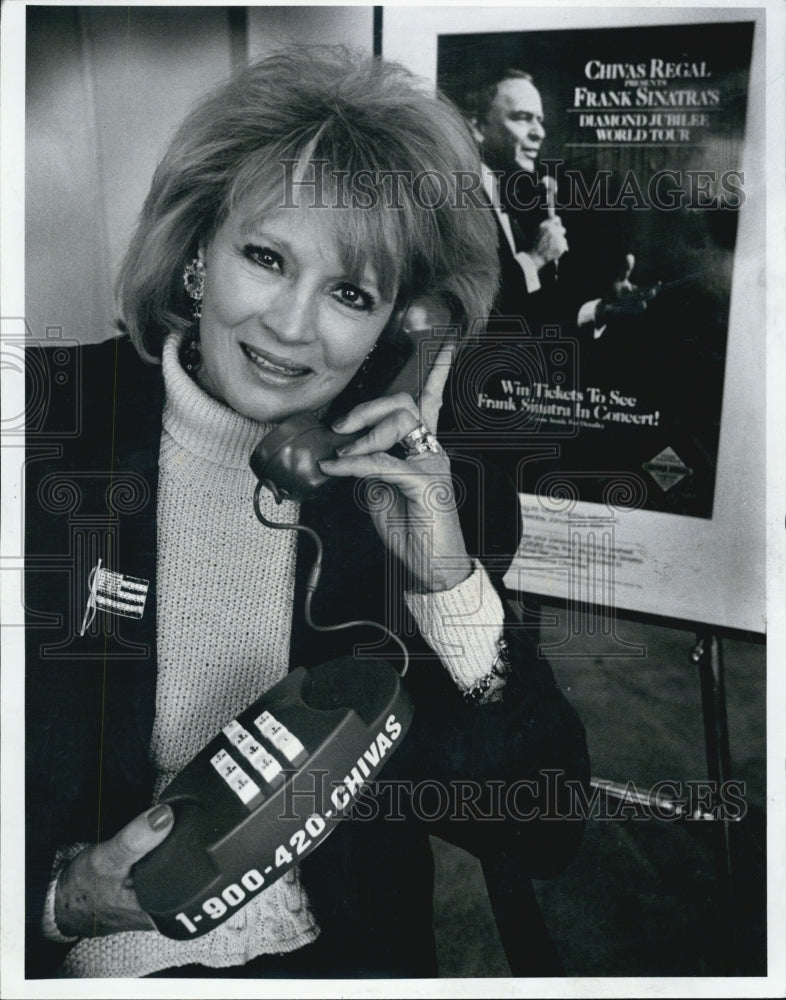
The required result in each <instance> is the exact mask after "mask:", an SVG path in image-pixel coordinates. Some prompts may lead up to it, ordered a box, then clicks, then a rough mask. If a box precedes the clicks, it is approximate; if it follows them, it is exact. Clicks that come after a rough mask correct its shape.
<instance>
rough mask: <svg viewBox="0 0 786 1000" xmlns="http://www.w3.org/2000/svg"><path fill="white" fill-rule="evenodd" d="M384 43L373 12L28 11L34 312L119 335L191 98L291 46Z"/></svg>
mask: <svg viewBox="0 0 786 1000" xmlns="http://www.w3.org/2000/svg"><path fill="white" fill-rule="evenodd" d="M342 41H346V42H349V43H350V44H352V45H354V46H355V47H358V48H363V49H366V50H367V51H369V52H370V51H371V48H372V8H371V7H252V8H238V7H234V8H227V7H196V8H194V7H133V6H123V7H69V6H60V7H28V9H27V80H26V91H27V95H26V96H27V126H26V199H25V200H26V206H25V207H26V254H25V267H26V280H25V286H26V316H27V321H28V324H29V327H30V329H31V331H32V333H33V336H35V337H37V338H43V337H45V336H46V330H47V328H48V327H59V328H61V329H62V336H63V337H65V338H76V339H78V340H82V341H85V342H89V341H100V340H104V339H105V338H106V337H108V336H111V335H112V333H113V320H114V310H113V286H114V280H115V275H116V273H117V269H118V267H119V264H120V261H121V259H122V255H123V252H124V249H125V246H126V244H127V242H128V239H129V236H130V234H131V232H132V230H133V226H134V221H135V219H136V217H137V214H138V212H139V210H140V208H141V205H142V202H143V200H144V197H145V194H146V192H147V189H148V187H149V184H150V180H151V177H152V175H153V171H154V169H155V166H156V163H157V162H158V159H159V158H160V156H161V154H162V152H163V151H164V149H165V147H166V143H167V141H168V139H169V137H170V136H171V135H172V133H173V131H174V130H175V128H176V127H177V125H178V124H179V122H180V121H181V119H182V118H183V117H184V115H185V113H186V111H187V110H188V109H189V107H190V106H191V104H192V103H193V102H194V101H195V100H196V99H197V98H198V97H199V96H200V95H201V94H203V93H204V92H205V91H207V90H208V89H210V87H212V86H213V85H214V84H216V83H217V82H218V81H220V80H222V79H224V78H225V77H227V76H228V75H229V73H230V72H231V70H232V67H233V66H235V65H238V64H241V63H242V62H244V61H245V60H246V59H247V58H258V57H261V56H264V55H265V54H267V53H269V52H271V51H272V50H273V49H275V48H276V47H278V46H280V45H285V44H290V43H293V42H297V43H299V44H314V43H318V42H324V43H328V44H331V43H337V42H342Z"/></svg>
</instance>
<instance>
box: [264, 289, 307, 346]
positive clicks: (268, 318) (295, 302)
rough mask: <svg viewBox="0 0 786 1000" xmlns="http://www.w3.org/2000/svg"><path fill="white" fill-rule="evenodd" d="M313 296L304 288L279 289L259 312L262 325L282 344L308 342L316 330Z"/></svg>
mask: <svg viewBox="0 0 786 1000" xmlns="http://www.w3.org/2000/svg"><path fill="white" fill-rule="evenodd" d="M315 309H316V307H315V303H314V296H313V295H312V294H311V292H310V291H309V290H308V289H306V288H297V287H295V288H292V287H283V288H281V289H280V290H279V291H278V293H277V294H276V295H275V297H274V298H273V299H272V300H269V301H267V302H266V303H265V306H264V307H263V308H262V309H261V310H260V319H261V321H262V323H263V324H264V325H265V326H266V327H267V328H268V329H269V330H270V331H271V332H272V333H273V335H274V336H275V337H276V339H277V340H280V341H281V342H282V343H299V342H306V343H307V342H309V341H311V340H313V339H314V332H315V330H316V322H315V320H316V313H315Z"/></svg>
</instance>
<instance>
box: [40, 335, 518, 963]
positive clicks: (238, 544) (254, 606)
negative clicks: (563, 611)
mask: <svg viewBox="0 0 786 1000" xmlns="http://www.w3.org/2000/svg"><path fill="white" fill-rule="evenodd" d="M178 350H179V339H178V338H176V337H174V336H173V337H169V338H168V339H167V341H166V343H165V345H164V352H163V359H162V362H163V374H164V381H165V386H166V404H165V408H164V419H163V431H162V436H161V450H160V457H159V491H158V508H157V523H158V556H157V585H156V590H157V606H158V619H157V637H158V675H157V676H158V679H157V688H156V716H155V722H154V726H153V735H152V740H151V747H150V752H151V758H152V760H153V763H154V764H155V766H156V770H157V781H156V786H155V795H154V801H155V800H157V799H158V796H159V795H160V792H161V790H162V789H163V788H164V787H165V786H166V785H167V784H168V783H169V782H170V781H171V780H172V778H173V777H174V776H175V775H176V774H177V773H178V772H179V771H180V770H181V769H182V768H183V767H184V766H185V764H187V763H188V761H189V760H190V759H191V758H192V757H193V756H194V755H195V754H196V753H197V752H198V751H199V750H200V749H201V748H202V746H203V745H204V744H205V743H206V742H207V741H208V740H210V739H211V738H212V737H213V736H214V735H215V733H216V732H217V731H218V730H219V729H220V728H221V726H223V725H224V724H225V723H226V722H227V721H228V720H229V719H231V718H233V717H234V716H235V715H237V714H238V712H240V711H242V710H243V709H244V708H245V707H246V706H247V705H248V704H249V703H250V702H251V701H253V700H254V699H256V698H258V697H259V695H260V694H262V693H263V692H264V691H266V690H267V689H268V688H269V687H271V686H272V685H273V684H275V683H276V682H277V681H279V680H281V679H282V678H283V677H284V676H285V675H286V673H287V670H288V662H289V645H290V625H291V615H292V610H293V609H292V600H293V592H294V572H295V548H296V542H297V538H296V534H297V533H296V532H294V531H276V530H273V529H269V528H265V527H264V526H262V525H260V524H259V522H258V521H257V519H256V517H255V514H254V510H253V506H252V503H251V498H252V496H253V493H254V488H255V486H256V478H255V476H254V474H253V473H252V471H251V469H250V467H249V465H248V456H249V455H250V453H251V451H252V449H253V447H254V445H256V444H257V442H258V441H259V440H260V439H261V438H262V437H263V436H264V435H265V434H266V433H267V432H268V431H269V430H270V427H269V426H265V425H261V424H258V423H256V422H255V421H252V420H249V419H247V418H245V417H242V416H240V415H239V414H237V413H236V412H235V411H233V410H231V409H229V408H228V407H226V406H224V405H222V404H221V403H219V402H217V401H216V400H214V399H212V398H211V397H210V396H208V395H207V394H206V393H204V392H203V391H202V390H201V389H200V388H199V386H197V385H196V383H195V382H193V381H192V380H191V378H190V377H189V376H188V375H187V374H186V373H185V372H184V371H183V369H182V367H181V366H180V363H179V359H178ZM260 504H261V507H262V512H263V513H264V514H265V515H266V516H267V517H269V518H270V519H271V520H273V521H289V522H296V521H297V520H298V517H299V505H298V504H297V503H294V502H292V501H285V502H284V503H283V504H281V505H278V504H276V503H275V501H274V500H273V497H272V495H271V494H269V493H267V492H266V491H263V492H262V494H261V496H260ZM208 582H209V585H208ZM407 602H408V604H409V606H410V609H411V611H412V613H413V615H414V616H415V618H416V621H417V622H418V624H419V626H420V627H421V629H422V631H423V633H424V635H425V636H426V638H427V639H428V641H429V642H430V644H431V645H432V647H433V648H434V649H435V651H436V652H437V653H438V654H441V658H442V659H443V662H444V663H445V666H446V668H447V669H448V671H449V672H450V674H451V676H452V677H453V679H454V680H455V682H456V683H457V684H459V686H460V687H462V688H466V687H469V686H471V685H472V684H473V683H474V682H475V681H476V680H478V679H479V678H481V677H483V676H484V675H486V674H488V672H489V669H490V667H491V664H492V662H493V660H494V656H495V655H496V640H497V638H498V637H499V634H500V627H501V622H502V606H501V604H500V602H499V598H498V597H497V595H496V592H495V591H494V589H493V587H492V586H491V584H490V581H489V580H488V578H487V576H486V574H485V571H484V570H483V569H482V568H481V567H479V566H476V568H475V572H473V574H472V575H471V576H470V578H469V579H468V580H467V581H465V582H464V583H462V584H460V585H459V586H458V587H455V588H453V589H452V590H450V591H445V592H442V593H439V594H430V595H407ZM73 854H74V849H73V848H71V849H67V850H66V851H64V852H63V856H62V857H61V858H60V861H61V862H62V861H63V860H65V859H66V857H69V856H73ZM50 896H51V899H50V901H49V902H50V906H52V905H53V899H54V892H52V893H50ZM52 918H53V914H52V913H51V912H50V913H49V914H48V915H47V918H46V920H45V923H46V924H48V925H49V926H50V927H51V926H53V923H52ZM318 933H319V928H318V926H317V924H316V921H315V919H314V917H313V914H312V913H311V911H310V909H309V905H308V900H307V898H306V894H305V892H304V890H303V888H302V886H301V884H300V879H299V873H298V870H297V868H295V869H293V870H291V871H290V872H289V873H288V874H287V875H286V876H284V877H283V878H281V879H279V880H278V881H277V882H275V883H273V884H272V885H271V886H270V887H269V888H267V889H266V890H264V891H263V892H261V893H260V894H259V895H258V896H256V897H255V898H254V899H253V900H252V901H251V902H250V903H249V904H248V905H247V906H245V907H242V908H241V909H240V910H239V911H238V912H237V913H235V914H234V915H233V916H232V917H231V918H230V919H229V920H227V921H226V922H225V923H223V924H221V925H219V926H218V927H216V928H215V929H214V930H213V931H211V932H210V933H209V934H206V935H205V936H204V937H201V938H197V939H196V940H193V941H173V940H171V939H169V938H166V937H164V936H163V935H162V934H160V933H158V932H157V931H128V932H123V933H119V934H112V935H107V936H104V937H98V938H83V939H82V940H80V941H79V942H78V943H77V944H76V945H75V946H74V948H73V949H72V950H71V951H70V952H69V955H68V956H67V958H66V961H65V964H64V966H63V974H64V975H66V976H94V977H100V976H124V977H133V976H144V975H147V974H149V973H151V972H155V971H158V970H161V969H164V968H170V967H176V966H180V965H185V964H191V963H199V964H202V965H207V966H213V967H224V966H232V965H241V964H243V963H245V962H247V961H249V960H250V959H252V958H254V957H256V956H257V955H260V954H271V953H279V952H288V951H293V950H294V949H296V948H300V947H302V946H303V945H305V944H307V943H309V942H311V941H313V940H315V939H316V937H317V935H318Z"/></svg>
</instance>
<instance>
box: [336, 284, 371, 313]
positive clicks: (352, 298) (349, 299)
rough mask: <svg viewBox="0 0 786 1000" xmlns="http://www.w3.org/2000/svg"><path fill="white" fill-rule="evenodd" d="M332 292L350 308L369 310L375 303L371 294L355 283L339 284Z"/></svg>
mask: <svg viewBox="0 0 786 1000" xmlns="http://www.w3.org/2000/svg"><path fill="white" fill-rule="evenodd" d="M333 294H334V296H335V297H336V298H337V299H338V301H339V302H341V303H342V304H343V305H345V306H349V308H350V309H362V310H363V311H365V312H370V311H371V310H372V309H373V308H374V306H375V304H376V303H375V300H374V296H373V295H371V294H370V293H369V292H364V291H363V289H362V288H358V287H357V286H356V285H339V286H338V287H337V288H336V290H335V292H334V293H333Z"/></svg>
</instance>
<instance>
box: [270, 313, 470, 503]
mask: <svg viewBox="0 0 786 1000" xmlns="http://www.w3.org/2000/svg"><path fill="white" fill-rule="evenodd" d="M455 329H456V328H455V327H452V326H451V325H450V312H449V310H448V308H447V306H446V305H445V304H444V303H443V302H441V301H439V300H438V299H435V298H432V297H430V296H423V297H421V298H419V299H415V300H413V301H411V302H409V303H407V304H406V306H404V307H401V308H399V309H397V310H396V311H395V312H394V313H393V315H392V317H391V319H390V322H389V323H388V327H387V330H386V334H384V335H383V338H385V339H384V340H383V342H387V343H388V344H389V345H392V346H393V356H392V357H391V359H390V366H391V369H392V371H391V374H392V380H391V381H389V382H388V384H387V385H386V386H379V391H378V392H377V393H376V395H378V396H382V395H385V396H390V395H393V394H394V393H397V392H408V393H410V394H411V395H412V396H413V398H415V399H417V397H418V395H419V393H420V391H421V389H422V388H423V383H424V381H425V376H426V375H427V374H428V371H427V369H428V362H429V361H432V360H433V348H434V347H436V346H437V345H438V344H439V342H440V341H443V340H446V339H448V337H449V336H450V335H451V334H455ZM426 342H428V345H429V348H430V349H431V350H429V351H426V350H424V349H423V348H424V347H425V344H426ZM386 360H387V359H386ZM364 433H365V431H360V432H357V433H354V434H338V433H337V432H336V431H333V430H331V428H330V427H329V426H328V425H327V424H325V423H323V422H322V421H320V420H318V419H317V418H316V417H315V416H313V414H309V413H305V414H298V415H297V416H294V417H289V418H288V419H287V420H284V421H282V423H280V424H279V425H278V427H276V429H275V430H273V431H271V432H270V433H269V434H268V435H267V436H266V437H264V438H263V439H262V441H260V442H259V444H258V445H257V446H256V448H254V451H253V453H252V455H251V458H250V464H251V468H252V469H253V470H254V473H255V474H256V476H257V477H258V479H259V480H260V481H261V483H262V484H263V485H264V486H266V487H267V488H268V489H269V490H270V491H271V492H272V493H273V495H274V496H275V498H276V500H277V501H279V502H280V501H281V500H306V499H308V498H310V497H313V496H315V495H316V494H317V493H318V492H319V491H320V490H321V489H322V487H323V486H325V485H326V484H328V483H331V482H333V483H335V479H331V477H330V476H326V475H325V474H324V473H323V472H322V470H321V469H320V468H319V464H318V463H319V461H320V460H321V459H323V458H335V453H336V448H337V447H339V445H342V444H347V443H348V442H350V441H353V440H355V439H356V438H359V437H361V435H362V434H364Z"/></svg>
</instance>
